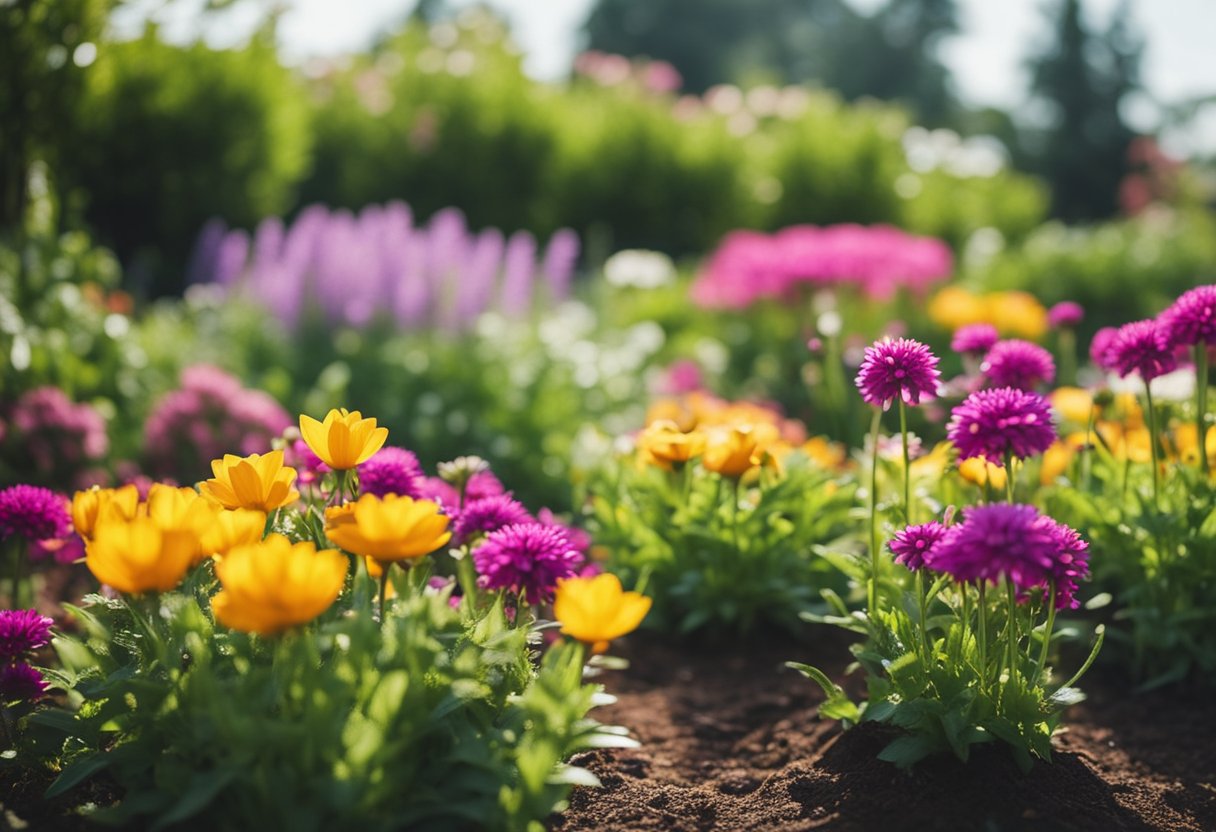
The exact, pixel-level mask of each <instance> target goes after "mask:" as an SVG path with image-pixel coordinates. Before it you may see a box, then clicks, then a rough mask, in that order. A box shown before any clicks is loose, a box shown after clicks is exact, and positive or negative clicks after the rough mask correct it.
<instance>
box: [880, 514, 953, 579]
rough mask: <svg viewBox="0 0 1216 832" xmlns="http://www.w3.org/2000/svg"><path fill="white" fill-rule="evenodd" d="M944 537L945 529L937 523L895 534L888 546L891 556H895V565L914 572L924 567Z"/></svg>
mask: <svg viewBox="0 0 1216 832" xmlns="http://www.w3.org/2000/svg"><path fill="white" fill-rule="evenodd" d="M945 535H946V527H945V526H943V525H942V524H941V523H937V522H934V523H925V524H923V525H920V526H908V527H906V528H903V529H900V530H899V531H898V532H896V533H895V539H894V540H892V541H891V543H890V544H889V546H890V549H891V554H893V555H895V562H896V563H900V564H903V565H904V566H906V567H908V568H909V569H911V570H912V571H914V572H915V571H916V570H917V569H920V568H921V567H922V566H924V565H925V561H926V560H927V559H929V557H930V555H931V554H932V552H933V550H934V548H935V547H936V546H937V544H938V543H939V542H941V539H942V538H943V537H945Z"/></svg>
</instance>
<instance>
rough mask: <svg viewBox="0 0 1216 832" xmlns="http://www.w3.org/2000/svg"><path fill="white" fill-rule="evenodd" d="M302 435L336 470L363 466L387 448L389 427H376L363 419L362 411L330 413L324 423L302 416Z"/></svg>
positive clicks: (314, 450)
mask: <svg viewBox="0 0 1216 832" xmlns="http://www.w3.org/2000/svg"><path fill="white" fill-rule="evenodd" d="M300 435H301V436H303V437H304V441H305V442H306V443H307V444H308V447H310V448H312V452H313V453H314V454H316V455H317V456H318V457H320V459H321V461H322V462H324V463H325V464H326V465H328V466H329V467H330V468H333V469H334V470H335V471H345V470H347V469H350V468H354V467H356V466H358V465H362V464H363V463H364V462H367V460H368V459H370V458H371V456H372V454H374V453H375V452H376V451H378V450H380V449H381V448H382V447H384V443H385V441H386V440H387V439H388V428H378V427H376V420H375V419H364V418H363V415H362V414H361V413H359V411H357V410H355V411H351V412H349V413H348V412H347V411H346V410H345V409H343V410H331V411H329V413H327V414H326V415H325V421H324V422H318V421H317V420H316V419H314V418H312V417H311V416H304V415H301V416H300Z"/></svg>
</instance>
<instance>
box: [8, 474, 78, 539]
mask: <svg viewBox="0 0 1216 832" xmlns="http://www.w3.org/2000/svg"><path fill="white" fill-rule="evenodd" d="M71 527H72V520H71V517H70V516H69V515H68V506H67V501H66V500H65V499H64V498H63V497H61V496H59V495H58V494H56V493H55V492H54V491H51V490H50V489H47V488H39V487H38V486H36V485H12V486H9V487H8V488H6V489H4V490H3V491H0V539H4V538H7V537H10V536H14V535H15V536H17V537H23V538H25V539H26V540H27V541H29V542H31V543H34V542H37V541H39V540H47V539H49V538H52V537H62V536H64V535H66V534H67V532H68V531H69V530H70V529H71Z"/></svg>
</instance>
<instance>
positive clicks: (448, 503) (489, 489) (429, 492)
mask: <svg viewBox="0 0 1216 832" xmlns="http://www.w3.org/2000/svg"><path fill="white" fill-rule="evenodd" d="M419 491H420V496H421V497H422V498H423V499H424V500H434V501H435V502H437V503H439V504H440V505H441V506H443V507H444V508H446V509H447V510H448V512H449V513H453V512H455V511H457V510H458V508H459V507H460V492H459V491H457V490H456V488H455V486H453V485H452V484H451V483H449V482H447V481H445V480H441V479H439V477H423V478H422V482H421V484H420V485H419ZM505 492H506V489H505V488H504V487H503V484H502V482H500V481H499V479H498V477H496V476H494V474H493V472H491V471H478V472H477V473H476V474H474V475H473V476H471V477H469V482H468V484H467V485H465V494H464V499H465V502H466V503H470V502H472V501H473V500H483V499H485V498H486V497H496V496H498V495H499V494H503V493H505Z"/></svg>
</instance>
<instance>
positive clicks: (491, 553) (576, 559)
mask: <svg viewBox="0 0 1216 832" xmlns="http://www.w3.org/2000/svg"><path fill="white" fill-rule="evenodd" d="M582 562H583V557H582V555H580V554H579V553H578V551H577V550H576V549H575V548H574V547H573V546H572V545H571V544H570V538H569V537H568V536H567V535H566V533H565V532H564V531H563V530H562V529H560V528H558V527H557V526H542V525H541V524H539V523H519V524H516V525H512V526H505V527H503V528H501V529H499V530H498V531H496V532H491V533H490V534H489V535H488V536H487V537H486V539H485V541H484V542H483V543H482V544H481V545H480V546H478V547H477V548H476V549H474V550H473V564H474V565H475V566H476V567H477V573H478V574H479V575H480V576H481V577H480V579H479V583H480V585H481V586H482V587H484V588H486V589H506V590H510V591H511V592H523V593H526V595H527V599H528V603H529V604H538V603H540V602H541V601H545V600H549V599H551V598H552V597H553V591H554V590H555V589H556V588H557V582H558V580H560V579H562V578H569V577H571V576H573V575H575V574H576V573H577V571H578V569H579V567H580V566H581V565H582Z"/></svg>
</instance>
